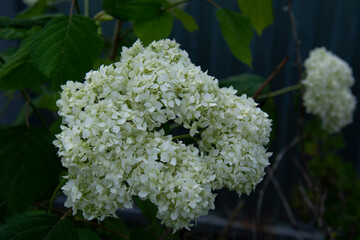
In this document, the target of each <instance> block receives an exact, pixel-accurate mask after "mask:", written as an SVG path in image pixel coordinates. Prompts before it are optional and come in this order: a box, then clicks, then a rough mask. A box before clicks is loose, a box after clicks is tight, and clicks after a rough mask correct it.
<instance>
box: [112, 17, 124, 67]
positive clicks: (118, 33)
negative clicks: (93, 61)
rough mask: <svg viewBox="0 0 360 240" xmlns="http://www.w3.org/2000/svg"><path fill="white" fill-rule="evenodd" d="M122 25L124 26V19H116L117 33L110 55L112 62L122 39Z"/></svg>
mask: <svg viewBox="0 0 360 240" xmlns="http://www.w3.org/2000/svg"><path fill="white" fill-rule="evenodd" d="M121 27H122V21H120V20H116V26H115V33H114V38H113V43H112V47H111V52H110V57H109V60H110V61H112V62H113V61H115V58H116V55H117V53H118V50H119V44H120V41H121V36H120V33H121Z"/></svg>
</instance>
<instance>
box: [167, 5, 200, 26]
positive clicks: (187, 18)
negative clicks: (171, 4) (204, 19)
mask: <svg viewBox="0 0 360 240" xmlns="http://www.w3.org/2000/svg"><path fill="white" fill-rule="evenodd" d="M172 11H173V12H174V16H175V18H177V19H179V20H180V21H181V23H182V25H183V26H184V28H185V29H186V30H188V31H189V32H193V31H195V30H198V29H199V26H198V25H197V24H196V21H195V19H194V18H193V17H192V16H191V15H189V14H188V13H186V12H185V11H184V10H182V9H180V8H174V9H173V10H172Z"/></svg>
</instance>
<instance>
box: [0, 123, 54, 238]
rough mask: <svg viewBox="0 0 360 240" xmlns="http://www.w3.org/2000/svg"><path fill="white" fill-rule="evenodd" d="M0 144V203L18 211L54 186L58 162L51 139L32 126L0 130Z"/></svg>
mask: <svg viewBox="0 0 360 240" xmlns="http://www.w3.org/2000/svg"><path fill="white" fill-rule="evenodd" d="M0 145H1V150H0V200H3V201H5V202H6V203H7V207H8V210H9V211H10V212H20V211H22V210H24V209H25V208H26V207H27V206H29V205H30V204H31V203H33V202H34V201H35V200H37V199H39V198H40V197H42V196H43V195H44V193H46V192H47V191H48V190H49V189H51V188H52V187H54V186H55V185H56V183H57V180H58V179H57V176H58V173H59V171H60V160H59V159H58V158H57V156H56V151H55V147H54V146H53V145H52V136H51V135H50V134H48V133H47V132H46V131H45V130H42V129H40V128H38V127H35V126H30V127H27V126H16V127H6V128H5V129H1V130H0ZM0 239H1V238H0Z"/></svg>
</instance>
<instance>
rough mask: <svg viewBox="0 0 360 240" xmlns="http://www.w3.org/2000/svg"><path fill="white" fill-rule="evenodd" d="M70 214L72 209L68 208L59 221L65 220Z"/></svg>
mask: <svg viewBox="0 0 360 240" xmlns="http://www.w3.org/2000/svg"><path fill="white" fill-rule="evenodd" d="M71 212H72V209H71V208H69V209H68V210H67V211H66V212H65V213H64V214H63V215H62V216H61V218H60V219H65V218H66V216H67V215H69V214H70V213H71Z"/></svg>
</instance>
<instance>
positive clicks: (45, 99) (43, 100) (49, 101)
mask: <svg viewBox="0 0 360 240" xmlns="http://www.w3.org/2000/svg"><path fill="white" fill-rule="evenodd" d="M36 107H38V108H42V109H46V110H49V111H53V112H57V111H58V110H59V109H58V107H57V106H56V99H55V96H54V94H42V95H41V96H40V99H39V101H38V102H37V104H36Z"/></svg>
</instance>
